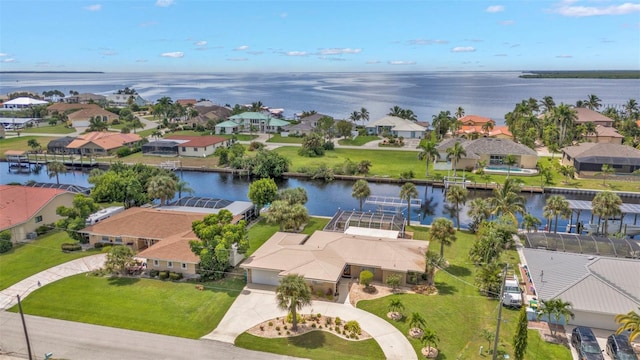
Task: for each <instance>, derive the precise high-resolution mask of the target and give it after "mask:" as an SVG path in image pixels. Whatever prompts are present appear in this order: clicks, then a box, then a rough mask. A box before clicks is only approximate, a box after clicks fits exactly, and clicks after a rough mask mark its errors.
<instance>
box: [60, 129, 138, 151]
mask: <svg viewBox="0 0 640 360" xmlns="http://www.w3.org/2000/svg"><path fill="white" fill-rule="evenodd" d="M141 142H142V138H141V137H140V135H138V134H123V133H119V132H108V131H94V132H88V133H86V134H82V135H80V136H78V137H77V138H76V139H75V140H73V141H72V142H71V143H69V145H67V149H68V150H69V152H70V153H72V154H82V155H101V156H104V155H109V154H113V153H115V152H116V151H118V149H120V148H122V147H128V148H133V147H134V146H136V145H138V144H140V143H141Z"/></svg>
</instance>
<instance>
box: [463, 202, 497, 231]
mask: <svg viewBox="0 0 640 360" xmlns="http://www.w3.org/2000/svg"><path fill="white" fill-rule="evenodd" d="M491 210H492V209H491V207H490V204H489V201H488V200H486V199H483V198H475V199H473V200H471V201H470V202H469V209H468V210H467V216H469V217H470V218H471V219H472V222H471V224H472V226H470V228H472V230H474V231H475V230H476V229H477V228H478V226H479V225H480V224H481V223H482V222H483V221H485V220H487V219H488V218H489V216H491Z"/></svg>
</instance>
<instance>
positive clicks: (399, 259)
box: [241, 231, 429, 282]
mask: <svg viewBox="0 0 640 360" xmlns="http://www.w3.org/2000/svg"><path fill="white" fill-rule="evenodd" d="M305 238H306V235H304V234H291V233H283V232H277V233H275V234H274V235H273V236H272V237H271V238H270V239H269V240H267V242H266V243H265V244H264V245H262V247H260V249H258V250H257V251H256V252H255V253H254V254H253V255H252V256H251V257H249V258H248V259H247V260H246V261H245V262H244V263H243V264H242V265H241V267H243V268H255V269H264V270H279V271H280V275H287V274H292V273H297V274H301V275H303V276H304V277H305V278H307V279H314V280H322V281H330V282H335V281H337V280H338V278H339V277H340V276H341V275H342V271H343V269H344V266H345V265H346V264H351V265H360V266H370V267H375V268H381V269H384V270H395V271H401V272H407V271H418V272H422V271H424V268H425V260H424V253H425V251H426V250H427V247H428V245H429V243H428V242H425V241H419V240H405V239H384V238H376V237H367V236H356V235H345V234H343V233H337V232H328V231H316V232H315V233H313V235H311V236H310V237H309V238H308V239H307V240H306V241H305Z"/></svg>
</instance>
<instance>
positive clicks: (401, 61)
mask: <svg viewBox="0 0 640 360" xmlns="http://www.w3.org/2000/svg"><path fill="white" fill-rule="evenodd" d="M388 64H389V65H415V64H416V62H415V61H403V60H391V61H389V62H388Z"/></svg>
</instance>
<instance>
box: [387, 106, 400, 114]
mask: <svg viewBox="0 0 640 360" xmlns="http://www.w3.org/2000/svg"><path fill="white" fill-rule="evenodd" d="M402 111H403V109H402V108H401V107H400V106H398V105H395V106H394V107H392V108H390V109H389V113H388V114H387V115H389V116H395V117H401V116H402Z"/></svg>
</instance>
